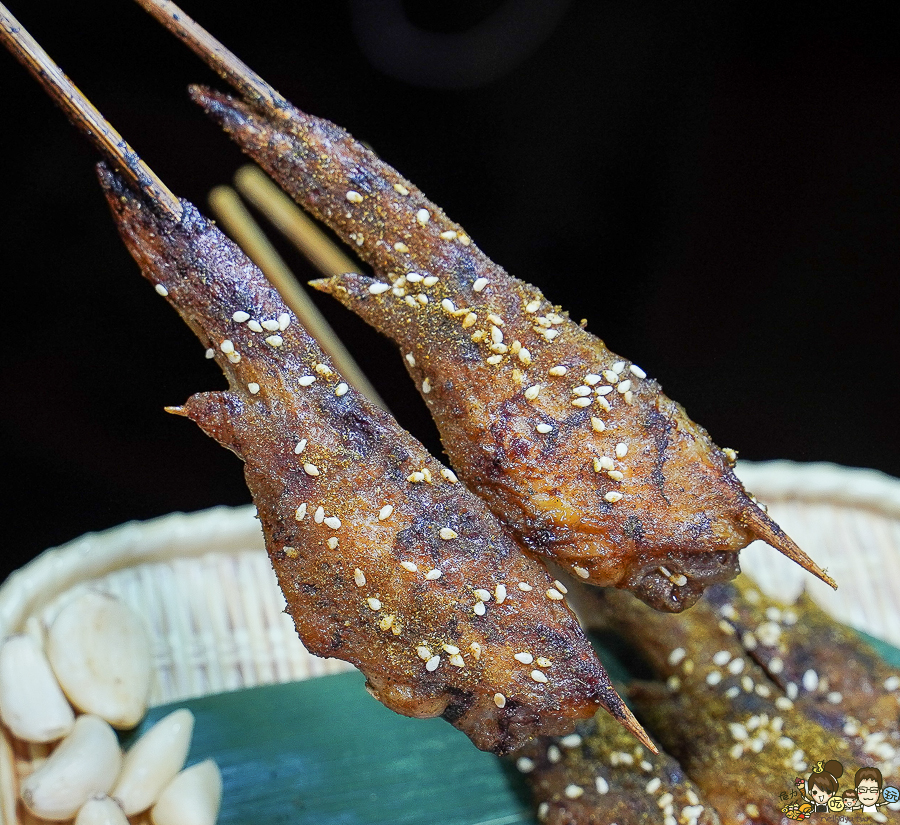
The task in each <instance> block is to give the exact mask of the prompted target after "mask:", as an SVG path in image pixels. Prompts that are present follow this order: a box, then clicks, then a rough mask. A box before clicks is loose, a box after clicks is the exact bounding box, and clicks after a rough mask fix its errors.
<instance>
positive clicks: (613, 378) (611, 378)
mask: <svg viewBox="0 0 900 825" xmlns="http://www.w3.org/2000/svg"><path fill="white" fill-rule="evenodd" d="M603 377H604V378H605V379H606V380H607V381H608V382H609V383H610V384H615V383H616V382H617V381H618V380H619V376H618V375H617V374H616V373H614V372H613V371H612V370H603Z"/></svg>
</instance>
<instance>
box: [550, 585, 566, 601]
mask: <svg viewBox="0 0 900 825" xmlns="http://www.w3.org/2000/svg"><path fill="white" fill-rule="evenodd" d="M547 598H548V599H550V601H553V602H558V601H561V600H562V598H563V594H562V593H560V592H559V591H558V590H557V589H556V588H555V587H551V588H550V589H549V590H548V591H547Z"/></svg>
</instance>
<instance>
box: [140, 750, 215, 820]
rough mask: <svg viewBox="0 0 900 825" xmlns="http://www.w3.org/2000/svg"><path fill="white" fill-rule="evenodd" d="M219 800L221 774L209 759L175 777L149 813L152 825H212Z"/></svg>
mask: <svg viewBox="0 0 900 825" xmlns="http://www.w3.org/2000/svg"><path fill="white" fill-rule="evenodd" d="M221 801H222V774H221V773H219V768H218V766H217V765H216V763H215V762H213V761H212V759H207V760H206V761H205V762H200V763H198V764H196V765H192V766H191V767H190V768H186V769H185V770H183V771H182V772H181V773H180V774H178V776H176V777H175V778H174V779H173V780H172V781H171V782H170V783H169V784H168V786H167V787H166V789H165V790H164V791H163V792H162V793H161V794H160V795H159V800H158V801H157V803H156V804H155V805H154V806H153V808H152V809H151V811H150V821H151V822H153V825H215V821H216V817H217V816H218V815H219V804H220V803H221Z"/></svg>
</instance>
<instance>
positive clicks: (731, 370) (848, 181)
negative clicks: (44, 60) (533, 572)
mask: <svg viewBox="0 0 900 825" xmlns="http://www.w3.org/2000/svg"><path fill="white" fill-rule="evenodd" d="M8 3H9V5H10V6H11V11H12V12H13V13H14V14H16V15H17V16H18V17H19V19H20V21H21V22H22V23H23V24H24V25H25V26H26V27H27V28H28V29H29V30H30V31H31V32H32V34H33V35H34V36H35V37H36V38H37V39H38V40H39V41H40V42H41V43H42V44H43V45H44V47H45V48H46V49H47V50H48V51H49V52H50V53H51V55H53V56H54V57H55V58H56V60H57V61H58V62H59V63H60V64H61V65H62V67H63V68H64V69H65V70H66V71H67V72H68V73H69V75H70V76H71V77H72V78H73V80H75V82H76V83H77V84H78V85H79V86H80V87H81V88H82V89H83V90H84V91H85V92H86V93H87V95H88V96H89V97H90V98H91V99H92V100H93V101H94V103H95V104H96V105H97V106H98V107H99V108H100V109H101V110H102V111H103V112H104V114H105V115H106V116H107V117H108V118H109V119H110V120H111V121H112V123H113V124H114V125H115V126H116V127H117V128H118V129H119V130H120V131H121V132H122V134H123V135H124V136H125V137H126V138H127V139H128V140H130V141H131V143H132V144H133V145H134V147H135V148H136V149H137V150H138V152H140V153H141V154H142V156H143V157H144V158H145V160H146V161H147V162H148V163H149V164H150V165H151V166H152V167H153V168H154V169H155V170H156V171H157V172H158V173H159V174H160V175H161V177H162V178H163V179H164V180H165V181H166V182H167V183H168V185H169V186H170V187H171V188H172V189H173V190H174V191H175V192H177V193H178V194H180V195H182V196H185V197H187V198H189V199H191V200H193V201H195V202H196V203H197V204H198V205H200V206H201V208H203V209H206V206H205V199H206V194H207V192H208V191H209V189H210V188H211V187H213V186H214V185H216V184H219V183H224V182H227V181H228V180H229V179H230V178H231V176H232V174H233V173H234V171H235V169H237V168H238V166H239V165H241V163H242V162H243V159H242V156H241V155H240V153H239V152H238V151H237V149H236V148H234V147H233V145H232V144H231V143H230V142H229V141H228V140H227V139H226V138H225V137H224V136H223V135H222V134H220V133H219V132H218V131H217V129H216V127H214V126H213V125H212V124H211V123H210V122H208V121H206V119H205V118H204V116H203V114H202V113H201V112H200V111H199V110H198V109H196V108H195V107H194V106H193V105H192V104H191V103H190V102H189V101H188V100H187V97H186V95H185V92H184V90H185V87H186V85H187V84H188V83H189V82H194V81H200V82H207V83H215V84H216V85H218V86H220V87H222V86H223V84H222V83H220V82H219V81H217V80H216V79H215V78H213V76H212V75H211V73H210V72H209V71H208V70H206V69H205V67H204V66H203V65H201V63H200V62H199V60H198V59H197V58H195V57H194V56H193V55H192V54H191V53H189V52H188V51H187V50H186V49H185V48H184V47H182V46H181V45H179V44H178V43H177V42H176V41H175V40H174V39H173V38H172V37H171V36H170V35H169V34H167V33H166V32H165V31H164V30H162V28H161V27H160V26H159V25H158V24H156V23H155V22H154V21H152V20H151V19H150V18H149V17H148V16H147V15H146V14H145V13H144V12H142V11H141V10H140V9H139V8H138V7H137V6H136V5H134V4H133V3H130V2H128V1H127V0H95V2H93V3H87V4H74V3H62V2H56V1H53V0H47V2H37V0H28V2H25V0H8ZM500 5H501V3H500V2H499V0H496V1H495V2H472V0H454V2H452V3H447V2H441V0H429V2H427V3H425V2H422V3H407V4H405V6H404V8H405V10H406V13H407V15H408V17H409V20H410V21H411V22H412V24H413V25H415V26H418V27H420V28H421V29H423V30H427V31H430V32H433V33H444V34H446V35H448V36H460V35H463V36H464V34H465V32H467V31H469V30H471V29H472V27H473V26H478V25H480V24H482V23H483V21H484V20H485V19H486V18H489V16H490V14H491V13H492V12H493V11H494V10H495V9H496V8H497V7H498V6H500ZM879 8H880V7H878V6H877V5H867V4H861V3H857V4H841V5H840V6H839V5H838V4H834V5H833V6H829V5H828V4H815V5H812V4H811V5H810V6H808V7H807V6H795V5H792V4H790V3H753V4H747V3H737V2H726V0H716V1H715V2H695V3H670V2H668V0H659V1H658V2H635V0H615V1H613V0H611V1H610V2H606V1H605V0H573V2H571V3H570V4H569V5H568V7H567V8H566V9H565V12H564V14H563V15H562V18H561V21H560V22H559V24H558V25H557V26H556V28H555V29H554V30H553V32H552V33H551V34H550V35H549V37H548V38H547V39H546V40H545V41H544V42H543V43H542V44H541V45H540V46H539V47H538V48H537V49H536V50H535V51H533V52H532V53H531V54H530V55H529V56H528V57H527V58H526V59H524V60H521V61H520V62H519V63H518V64H517V65H516V66H514V67H512V68H511V69H509V70H508V71H507V72H506V73H505V74H503V75H502V76H500V77H498V78H494V79H492V80H489V81H488V82H485V83H482V84H480V85H475V86H474V87H470V88H463V89H441V88H434V87H431V88H424V87H422V86H417V85H415V84H414V83H412V82H409V81H404V80H400V79H394V78H392V77H389V76H387V75H385V74H384V73H382V72H381V71H380V70H378V69H377V68H375V67H374V66H373V65H372V63H371V62H370V61H369V59H368V58H367V57H366V56H365V53H364V51H363V49H361V48H360V45H359V42H358V38H357V37H356V36H355V35H354V31H353V25H352V20H353V11H352V7H351V6H350V5H349V4H348V3H347V2H330V3H312V2H307V0H303V2H301V1H300V0H293V1H292V2H285V0H278V2H270V3H256V4H239V5H235V6H230V5H225V4H221V3H213V2H211V0H185V9H186V11H188V12H189V13H191V14H193V15H194V16H195V17H196V18H197V19H198V20H199V21H200V22H201V23H203V24H205V25H206V26H207V27H208V28H210V29H211V30H212V32H213V33H214V34H216V35H217V36H218V37H219V38H220V39H222V40H223V41H224V42H225V43H226V44H227V45H228V46H230V47H231V48H233V49H234V50H235V51H236V52H237V53H238V54H239V55H240V56H241V57H243V58H244V59H245V60H246V61H247V62H248V63H249V64H250V65H252V66H253V67H254V68H255V69H257V71H259V73H260V74H262V75H263V76H264V77H265V78H266V79H267V80H269V81H270V82H271V83H272V84H273V85H274V86H275V87H276V88H278V89H279V90H280V91H282V92H283V93H284V94H285V95H286V96H287V97H288V98H290V99H291V100H292V101H293V102H294V103H296V104H297V105H299V106H300V107H301V108H305V109H307V110H308V111H311V112H313V113H315V114H318V115H322V116H324V117H328V118H330V119H332V120H334V121H336V122H338V123H340V124H341V125H343V126H345V127H347V128H348V129H350V131H351V132H352V133H353V134H354V135H356V136H357V137H359V138H361V139H364V140H366V141H367V142H368V143H370V144H371V145H372V146H373V147H374V148H375V149H376V151H378V152H379V153H381V155H382V156H383V157H384V158H385V159H386V160H388V161H389V162H391V163H393V164H394V165H395V166H397V167H398V168H399V169H400V170H401V171H402V172H403V173H404V174H405V175H406V176H407V177H409V178H411V179H412V180H414V181H416V183H418V184H419V185H420V186H421V187H422V188H423V189H424V190H425V192H426V193H427V194H428V195H429V196H430V197H431V198H432V199H433V200H435V201H436V202H438V203H439V204H441V205H442V206H443V207H444V209H445V210H446V211H447V213H448V214H449V215H450V216H451V217H452V218H453V219H456V220H458V221H460V222H461V223H462V224H463V225H464V226H465V227H466V229H467V230H468V231H469V232H470V233H471V235H472V236H473V238H474V239H475V241H476V242H477V243H478V244H479V245H480V246H481V247H482V248H483V249H484V250H485V251H486V252H487V253H488V254H489V255H491V256H492V257H493V258H495V259H496V260H497V261H498V262H500V263H501V264H503V265H504V266H506V267H507V269H508V270H509V271H510V272H511V273H513V274H515V275H517V276H519V277H520V278H523V279H525V280H528V281H531V282H533V283H535V284H537V285H539V286H540V287H541V288H542V289H543V290H544V291H545V292H546V294H547V295H548V296H549V297H551V298H552V299H554V300H556V301H558V302H559V303H561V304H562V305H563V306H564V307H565V308H567V309H569V310H571V312H572V315H573V316H574V317H575V318H576V319H579V318H582V317H586V318H588V320H589V328H590V329H591V330H593V331H594V332H596V333H597V334H598V335H600V336H601V337H602V338H604V339H605V340H606V341H607V343H608V344H609V345H610V346H611V347H612V348H613V349H614V350H616V351H618V352H620V353H623V354H625V355H626V356H627V357H629V358H632V359H634V360H635V361H636V362H637V363H638V364H640V365H641V366H643V367H644V368H645V369H646V370H647V371H648V372H649V373H650V374H651V375H653V376H655V377H659V379H660V380H661V382H662V384H663V387H664V388H665V390H666V391H667V392H668V393H669V394H670V395H671V396H672V397H674V398H676V399H678V400H679V401H681V402H682V403H683V404H684V405H685V406H686V407H687V409H688V411H689V413H690V414H691V416H692V417H693V418H694V419H695V420H697V421H699V422H700V423H702V424H703V425H704V426H706V427H707V428H708V429H709V430H710V432H711V433H712V435H713V437H714V438H715V440H716V441H717V442H718V443H719V444H722V445H725V446H731V447H734V448H737V449H738V450H739V451H740V452H741V455H742V456H743V457H746V458H752V459H769V458H790V459H795V460H799V461H818V460H828V461H836V462H840V463H843V464H848V465H855V466H864V467H875V468H878V469H881V470H884V471H886V472H889V473H893V474H894V475H900V446H898V441H897V438H896V421H897V415H896V411H895V403H894V385H895V384H896V382H897V378H898V369H897V358H898V354H900V345H898V342H897V309H898V298H897V296H898V287H897V274H898V259H900V245H898V240H900V239H898V234H900V233H898V214H900V210H898V206H900V105H898V104H900V94H898V92H900V82H898V81H900V60H898V48H897V39H896V38H897V26H896V23H897V20H896V19H894V17H889V16H887V14H884V15H882V12H881V11H879V10H878V9H879ZM885 8H886V6H885ZM527 22H528V21H527V20H524V21H522V23H523V25H525V27H526V29H527ZM393 48H395V50H396V46H395V47H393ZM507 48H508V44H506V43H498V45H497V55H498V56H499V57H501V58H502V56H503V54H504V50H505V49H507ZM404 54H405V52H404V50H403V49H400V50H399V52H397V51H395V52H394V53H393V57H394V59H395V61H399V62H400V63H402V62H403V59H404ZM398 55H399V56H398ZM426 68H427V71H425V70H424V69H423V71H422V76H423V77H425V76H427V77H431V78H433V77H434V76H435V75H437V76H438V77H439V76H440V74H441V71H440V66H435V65H429V66H427V67H426ZM488 70H491V66H490V65H488ZM405 71H406V72H407V74H409V75H410V76H412V77H416V76H417V69H416V66H415V65H413V66H411V67H409V66H408V67H407V68H406V69H405ZM0 102H2V107H0V112H2V114H0V118H2V125H3V128H2V129H0V150H2V151H0V182H2V186H0V198H2V201H0V203H2V206H0V210H2V212H0V216H2V217H0V255H2V257H0V261H2V264H0V272H2V286H0V289H2V300H0V341H2V350H0V387H2V399H3V402H2V424H0V426H2V445H3V468H4V476H5V477H6V479H7V493H6V494H5V495H4V497H3V504H4V506H3V510H2V514H3V526H4V539H5V540H4V543H3V547H4V548H5V549H4V550H3V551H2V552H3V554H4V558H3V560H2V567H0V578H2V574H3V573H5V572H6V571H8V570H9V569H12V568H13V567H15V566H18V565H19V564H21V563H23V562H24V561H26V560H27V559H29V558H31V557H33V556H34V555H35V554H36V553H38V552H39V551H40V550H42V549H43V548H45V547H47V546H50V545H53V544H57V543H61V542H64V541H67V540H69V539H71V538H73V537H75V536H77V535H79V534H80V533H82V532H85V531H87V530H96V529H102V528H105V527H109V526H111V525H114V524H117V523H120V522H122V521H126V520H128V519H133V518H139V519H143V518H149V517H152V516H156V515H159V514H162V513H166V512H169V511H172V510H195V509H199V508H204V507H209V506H211V505H214V504H220V503H228V504H237V503H242V502H246V501H248V500H249V496H248V493H247V491H246V489H245V487H244V485H243V479H242V474H241V468H240V465H239V463H238V461H237V460H236V459H235V458H234V457H233V456H231V455H230V454H229V453H226V452H225V451H224V450H222V449H221V448H219V447H218V446H217V445H215V444H214V443H213V442H212V441H210V440H208V439H207V438H206V437H205V436H203V435H202V434H201V433H200V432H199V430H197V429H196V427H194V425H193V424H191V423H190V422H187V421H185V420H182V419H177V418H173V417H170V416H167V415H165V414H164V413H163V412H162V407H163V406H164V405H166V404H176V403H180V402H182V401H184V399H185V398H187V396H188V395H189V394H191V393H192V392H195V391H199V390H206V389H210V388H216V387H220V386H223V379H222V378H221V376H220V375H219V374H217V371H216V369H215V368H214V367H213V366H212V364H211V363H210V362H207V361H205V360H204V358H203V351H202V349H201V348H200V345H199V344H198V343H197V342H196V341H195V340H194V339H193V337H192V335H191V334H190V333H189V332H188V330H187V329H186V328H185V327H183V326H182V324H181V322H180V321H179V319H178V318H177V317H176V316H175V314H174V313H173V312H172V311H171V310H170V309H169V308H168V306H166V304H165V303H164V302H163V301H162V300H161V299H159V298H158V297H157V296H156V295H155V294H154V293H153V291H152V289H150V287H149V286H148V285H147V283H146V282H145V281H144V280H143V279H142V278H140V277H139V276H138V273H137V271H136V267H135V265H134V263H133V262H132V260H131V259H130V257H129V256H128V255H127V253H126V251H125V249H124V247H123V246H122V245H121V243H120V241H119V240H118V237H117V234H116V232H115V230H114V228H113V224H112V222H111V220H110V218H109V216H108V214H107V210H106V206H105V204H104V202H103V200H102V198H101V196H100V193H99V190H98V187H97V185H96V181H95V178H94V172H93V163H94V161H95V160H96V159H97V157H96V155H95V153H94V151H93V150H92V149H91V147H90V146H89V145H88V144H87V142H86V141H85V140H84V139H82V138H81V137H79V136H78V135H77V134H76V132H75V131H74V129H72V127H71V126H69V125H68V124H67V123H66V121H65V119H64V117H63V116H62V115H61V114H60V112H59V111H58V110H56V109H55V108H54V106H53V105H52V104H51V103H50V102H49V100H48V99H47V98H46V97H45V96H44V94H43V93H42V92H41V91H40V89H39V88H38V86H37V85H36V84H35V82H34V81H33V80H32V79H31V78H30V77H29V76H28V75H27V74H26V73H25V71H24V69H22V68H21V67H20V66H19V65H18V64H16V63H15V61H14V60H13V59H12V58H11V57H9V56H8V55H6V54H5V53H0ZM279 245H280V248H281V249H282V250H283V251H284V253H285V254H286V256H287V258H288V261H289V263H290V264H291V266H292V267H293V268H294V269H295V271H296V272H297V274H298V275H299V276H300V277H301V278H302V279H308V278H310V277H313V276H314V274H315V273H313V272H312V271H311V270H310V269H309V267H308V266H307V265H306V264H305V263H304V262H303V260H302V259H301V258H300V257H299V256H298V255H297V254H295V253H293V252H291V250H290V249H289V248H287V247H285V246H284V245H283V244H281V243H280V241H279ZM315 297H316V300H317V302H318V303H319V305H320V306H321V307H322V309H323V311H324V312H325V313H326V315H327V316H328V317H329V318H330V319H331V320H332V322H333V324H334V326H335V327H336V328H337V330H338V331H339V333H340V334H341V335H342V336H343V337H344V338H345V339H346V341H347V342H348V344H349V345H350V348H351V349H352V350H353V351H354V352H355V353H356V354H357V356H358V357H359V360H360V361H361V363H362V365H363V367H364V368H365V369H366V370H367V371H368V373H369V375H370V376H371V377H372V379H373V381H374V383H375V384H376V385H377V386H378V388H379V390H380V391H381V392H382V394H383V395H384V396H385V397H386V398H387V399H388V400H389V403H390V404H391V406H392V408H393V410H394V412H395V414H396V415H397V416H398V418H399V419H400V421H401V423H403V424H404V425H405V426H407V427H408V428H410V429H411V430H412V431H413V432H414V433H415V434H416V435H417V436H419V437H420V438H422V439H423V440H424V441H425V442H426V443H427V444H428V445H429V447H430V448H431V449H432V450H434V451H436V452H437V451H439V449H440V448H439V444H438V442H437V439H436V436H435V433H434V429H433V426H432V425H431V423H430V421H429V420H428V418H427V414H426V413H425V411H424V405H423V404H422V402H421V401H420V399H419V397H418V395H417V394H416V393H415V392H414V391H413V389H412V386H411V384H410V383H409V382H408V380H407V378H406V377H405V373H404V372H403V370H402V369H401V367H400V363H399V358H398V357H397V355H396V353H395V352H394V350H393V348H392V346H390V345H389V344H388V343H387V341H386V340H382V339H380V338H378V337H377V336H376V335H375V334H374V333H373V332H371V331H370V330H369V329H368V328H366V327H364V326H363V325H362V323H361V322H359V321H357V319H355V318H354V317H351V316H350V315H349V313H347V312H346V311H345V310H343V309H342V308H340V307H339V306H337V304H334V303H332V302H331V301H330V299H328V298H325V297H321V296H318V295H317V296H315Z"/></svg>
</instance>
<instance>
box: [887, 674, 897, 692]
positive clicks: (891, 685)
mask: <svg viewBox="0 0 900 825" xmlns="http://www.w3.org/2000/svg"><path fill="white" fill-rule="evenodd" d="M897 688H900V676H888V677H887V679H885V680H884V689H885V690H890V691H894V690H897Z"/></svg>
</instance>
